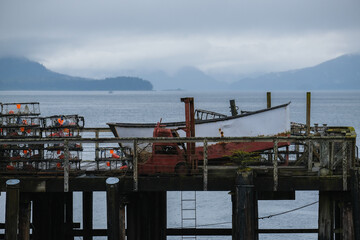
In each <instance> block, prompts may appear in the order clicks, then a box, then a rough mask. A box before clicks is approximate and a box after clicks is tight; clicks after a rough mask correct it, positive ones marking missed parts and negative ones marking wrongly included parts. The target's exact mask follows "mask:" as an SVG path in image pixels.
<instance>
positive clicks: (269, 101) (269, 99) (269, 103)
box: [266, 92, 271, 108]
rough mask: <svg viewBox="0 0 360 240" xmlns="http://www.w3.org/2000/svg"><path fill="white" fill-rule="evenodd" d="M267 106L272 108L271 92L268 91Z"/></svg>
mask: <svg viewBox="0 0 360 240" xmlns="http://www.w3.org/2000/svg"><path fill="white" fill-rule="evenodd" d="M266 103H267V108H271V92H267V93H266Z"/></svg>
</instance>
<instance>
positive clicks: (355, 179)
mask: <svg viewBox="0 0 360 240" xmlns="http://www.w3.org/2000/svg"><path fill="white" fill-rule="evenodd" d="M351 179H352V181H351V202H352V205H353V211H352V213H353V221H354V229H355V232H354V234H355V240H360V188H359V171H358V170H352V171H351Z"/></svg>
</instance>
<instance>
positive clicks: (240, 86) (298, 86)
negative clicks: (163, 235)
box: [138, 54, 360, 91]
mask: <svg viewBox="0 0 360 240" xmlns="http://www.w3.org/2000/svg"><path fill="white" fill-rule="evenodd" d="M138 75H139V76H141V77H143V78H145V79H148V80H149V81H151V82H152V83H153V85H154V88H155V89H172V88H181V89H186V90H191V89H195V90H219V89H223V90H260V91H263V90H265V91H266V90H340V89H342V90H346V89H360V55H359V54H349V55H343V56H340V57H338V58H335V59H331V60H329V61H326V62H323V63H321V64H318V65H316V66H313V67H308V68H302V69H296V70H290V71H284V72H273V73H266V74H261V75H259V74H257V75H256V74H254V77H240V76H236V75H234V76H230V75H231V74H228V77H229V78H232V79H233V80H234V79H235V81H233V82H232V83H228V82H225V81H221V79H218V78H217V79H215V77H216V76H215V77H214V76H211V75H208V74H206V73H204V72H202V71H200V70H199V69H197V68H194V67H186V68H182V69H180V70H179V71H178V72H176V73H175V74H173V75H168V74H166V73H164V72H152V73H138ZM236 79H237V80H236Z"/></svg>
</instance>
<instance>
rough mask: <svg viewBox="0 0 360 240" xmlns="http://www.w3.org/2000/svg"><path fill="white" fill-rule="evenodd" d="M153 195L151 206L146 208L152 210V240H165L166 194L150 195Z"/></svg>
mask: <svg viewBox="0 0 360 240" xmlns="http://www.w3.org/2000/svg"><path fill="white" fill-rule="evenodd" d="M151 195H153V198H154V201H153V206H154V207H152V206H150V205H149V206H148V208H150V209H152V219H150V222H152V223H153V224H154V225H153V229H154V231H153V236H152V239H157V240H166V228H167V226H166V223H167V213H166V212H167V211H166V209H167V203H166V202H167V201H166V192H165V191H162V192H154V193H151Z"/></svg>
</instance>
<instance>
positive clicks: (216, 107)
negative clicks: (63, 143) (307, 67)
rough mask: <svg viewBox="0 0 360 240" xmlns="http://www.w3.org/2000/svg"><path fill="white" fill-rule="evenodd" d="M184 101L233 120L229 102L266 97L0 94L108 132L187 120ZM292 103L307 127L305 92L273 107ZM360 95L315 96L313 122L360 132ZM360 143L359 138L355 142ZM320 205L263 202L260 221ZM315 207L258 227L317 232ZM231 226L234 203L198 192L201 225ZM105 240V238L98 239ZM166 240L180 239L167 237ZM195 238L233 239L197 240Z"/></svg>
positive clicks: (254, 102)
mask: <svg viewBox="0 0 360 240" xmlns="http://www.w3.org/2000/svg"><path fill="white" fill-rule="evenodd" d="M182 97H194V98H195V108H200V109H206V110H210V111H215V112H219V113H223V114H227V115H230V109H229V100H230V99H235V100H236V104H237V106H238V107H239V109H240V110H256V109H261V108H265V107H266V93H265V92H181V91H180V92H177V91H174V92H165V91H164V92H114V93H112V94H109V93H108V92H57V91H55V92H1V91H0V102H3V103H6V102H40V110H41V113H42V116H50V115H57V114H79V115H82V116H84V117H85V126H86V127H106V126H107V125H106V123H108V122H156V121H159V120H160V118H162V119H163V121H165V122H168V121H182V120H184V104H183V103H181V102H180V98H182ZM290 101H291V113H290V119H291V121H293V122H301V123H304V122H305V105H306V93H305V92H273V93H272V105H273V106H275V105H278V104H283V103H287V102H290ZM359 119H360V92H313V93H312V112H311V122H312V123H319V124H322V123H327V124H328V125H338V126H340V125H341V126H353V127H355V129H356V130H358V129H360V121H359ZM357 140H358V141H359V138H358V139H357ZM74 197H75V203H74V209H75V215H74V221H76V222H81V219H82V216H81V212H80V211H78V210H77V209H81V205H80V203H81V194H79V193H75V194H74ZM317 200H318V192H304V191H302V192H297V193H296V200H291V201H287V200H286V201H285V200H283V201H260V202H259V216H260V217H261V216H267V215H270V214H275V213H279V212H283V211H287V210H290V209H293V208H297V207H300V206H303V205H306V204H308V203H312V202H315V201H317ZM4 201H5V194H2V195H1V196H0V207H1V208H0V222H4V218H5V217H4V207H5V202H4ZM94 211H95V213H94V216H95V217H94V227H95V228H106V199H105V194H104V193H102V192H96V193H95V194H94ZM317 211H318V206H317V204H315V205H312V206H310V207H307V208H303V209H301V210H298V211H295V212H292V213H289V214H286V215H281V216H278V217H273V218H270V219H264V220H259V227H260V228H317ZM180 216H181V212H180V193H179V192H169V193H168V227H171V228H175V227H180V226H181V217H180ZM207 224H214V225H211V226H210V227H214V228H215V227H219V228H227V227H231V200H230V195H228V193H227V192H197V225H198V226H199V227H205V226H203V225H207ZM289 237H290V236H289V235H286V234H281V235H260V239H263V240H265V239H289ZM98 239H101V238H98ZM168 239H179V238H175V237H168ZM197 239H231V237H227V238H224V237H213V238H209V237H198V238H197ZM291 239H317V236H316V235H315V234H297V235H292V236H291Z"/></svg>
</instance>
